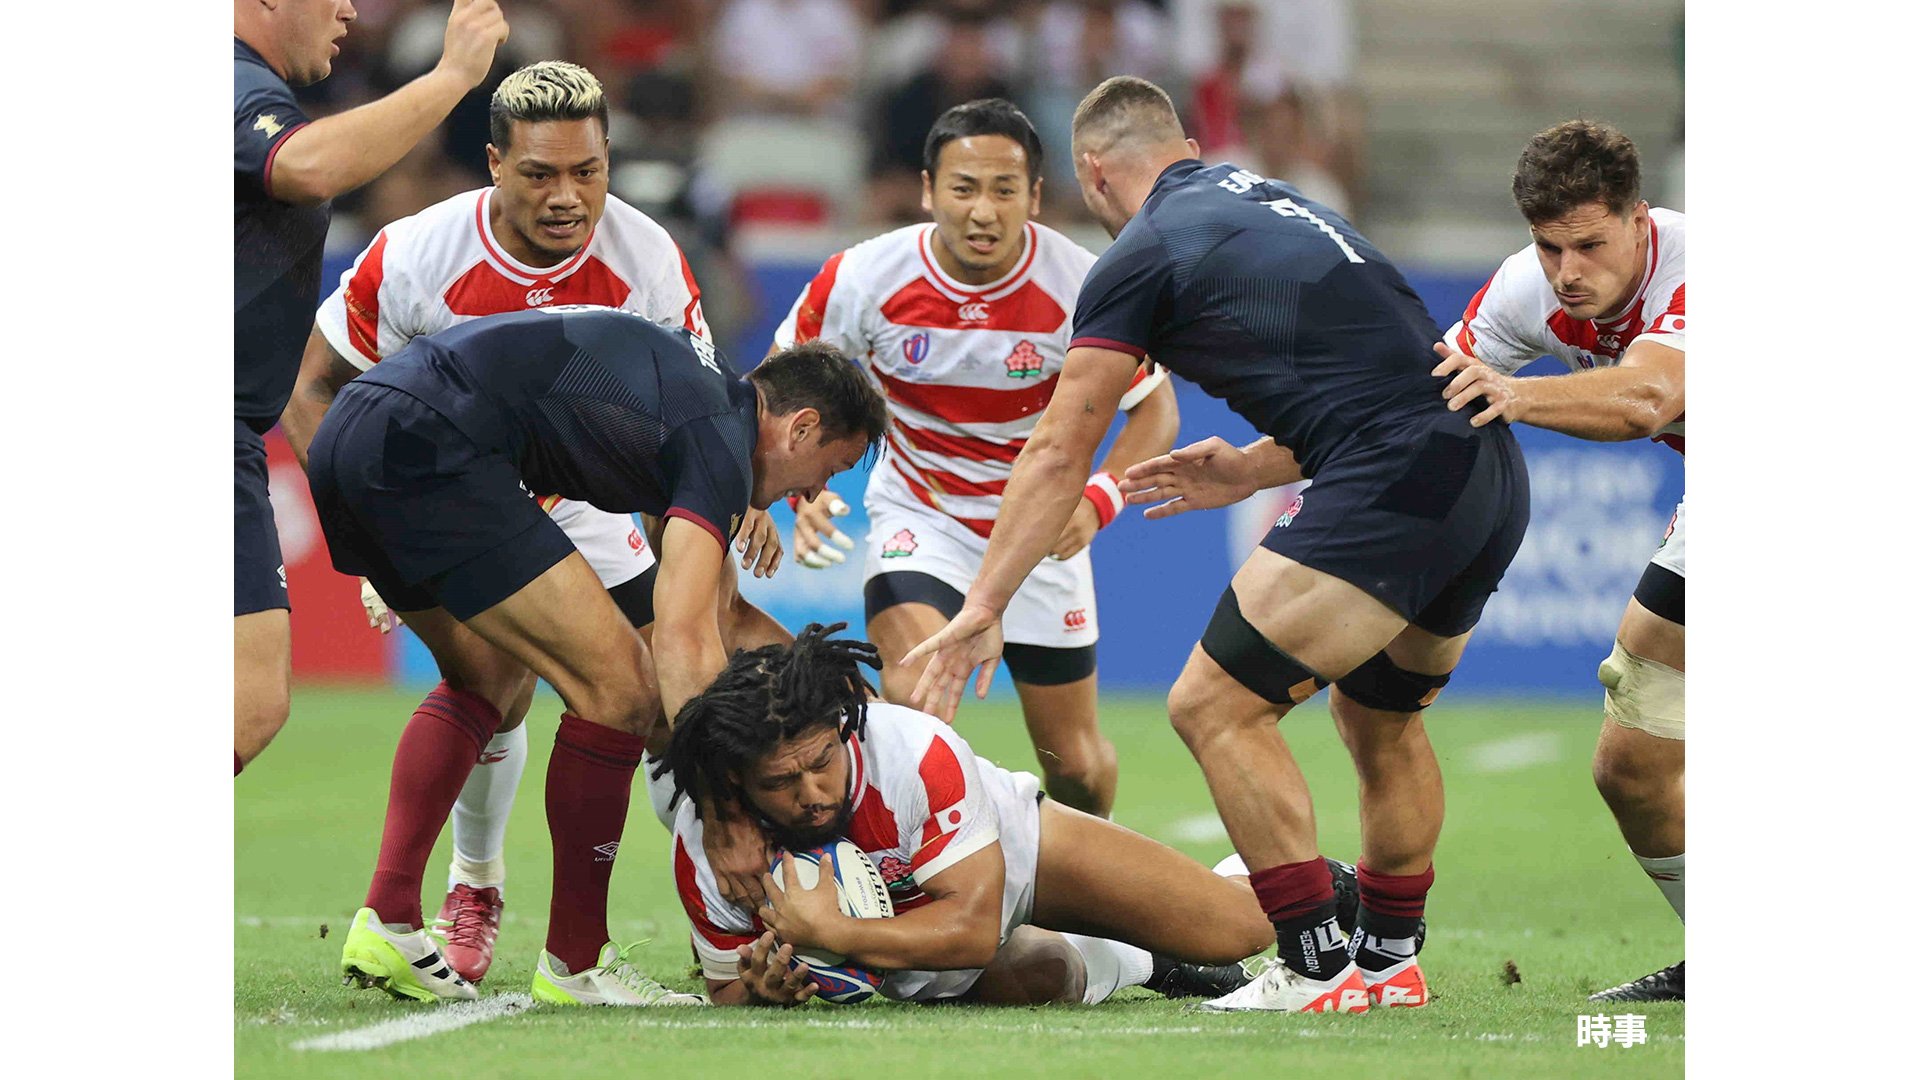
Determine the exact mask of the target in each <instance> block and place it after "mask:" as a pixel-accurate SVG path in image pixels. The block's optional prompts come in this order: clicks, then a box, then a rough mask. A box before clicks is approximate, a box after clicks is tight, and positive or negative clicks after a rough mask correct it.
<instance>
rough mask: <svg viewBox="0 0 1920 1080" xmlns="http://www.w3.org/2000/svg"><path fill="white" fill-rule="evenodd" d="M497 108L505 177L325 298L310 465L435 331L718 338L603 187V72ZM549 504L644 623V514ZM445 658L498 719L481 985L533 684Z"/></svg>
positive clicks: (672, 264)
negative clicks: (333, 410)
mask: <svg viewBox="0 0 1920 1080" xmlns="http://www.w3.org/2000/svg"><path fill="white" fill-rule="evenodd" d="M492 119H493V140H494V142H493V145H490V146H489V147H488V148H487V151H488V163H489V167H490V169H491V171H492V173H493V177H494V181H495V184H494V186H492V187H486V188H481V189H478V190H476V191H469V192H465V193H463V194H460V195H456V196H454V197H452V198H450V199H447V200H445V201H443V202H440V203H437V204H435V205H433V206H430V207H428V208H426V209H425V210H422V211H421V212H420V213H418V214H415V215H413V216H412V217H408V218H403V219H401V220H399V221H396V222H394V223H392V224H391V225H388V226H387V227H386V228H384V229H382V230H381V231H380V233H379V235H378V236H376V237H375V238H374V240H373V242H372V243H371V244H369V245H368V247H367V249H366V250H365V251H363V252H361V254H360V256H359V257H358V258H357V259H355V260H354V265H353V267H352V268H351V269H349V270H348V271H346V273H344V274H343V275H342V276H341V280H340V285H339V287H338V288H337V289H335V290H334V292H333V293H332V295H330V296H328V297H327V298H326V300H325V301H323V302H322V304H321V306H320V310H319V312H318V314H317V316H316V318H315V328H314V331H313V334H312V336H311V337H310V338H309V340H308V344H307V351H306V356H305V359H304V360H303V363H302V370H301V373H300V378H299V382H298V384H297V386H296V387H295V390H294V394H293V397H292V401H291V403H290V404H289V406H288V409H287V411H286V413H285V415H284V416H283V417H282V425H283V427H284V428H285V430H286V432H287V436H288V441H289V442H290V443H291V444H292V446H293V448H294V451H295V454H296V456H298V457H299V458H300V459H301V461H302V462H303V463H304V461H305V457H306V447H307V445H308V443H309V442H310V441H311V439H312V437H313V432H314V429H315V428H316V427H317V426H318V425H319V422H320V419H321V417H322V416H324V415H325V413H326V410H327V407H328V406H329V405H330V404H331V402H332V400H333V396H334V394H335V392H337V391H338V389H339V388H340V387H341V386H344V385H345V384H346V383H347V382H348V381H350V380H351V379H352V378H353V377H354V376H355V375H358V374H359V373H360V372H363V371H366V370H369V369H371V368H372V367H373V366H374V365H375V364H377V363H379V362H380V359H381V358H382V357H384V356H388V355H391V354H392V353H394V352H396V351H398V350H399V349H400V348H402V347H403V346H405V345H406V344H407V342H409V341H411V340H412V339H413V338H415V337H418V336H420V335H423V334H433V333H437V332H439V331H441V330H445V329H447V328H449V327H451V326H454V325H457V324H459V323H463V322H467V321H469V320H472V319H477V318H481V317H484V316H488V315H499V314H505V313H508V312H515V311H524V310H527V309H529V308H538V307H549V306H560V305H571V304H590V305H600V306H605V307H613V308H619V309H622V310H625V311H631V312H634V313H636V314H638V315H641V316H643V317H645V318H647V319H650V320H652V321H654V322H659V323H663V324H666V325H669V326H675V327H686V328H688V329H690V330H692V331H693V332H694V333H696V334H699V335H701V336H702V337H705V336H707V326H706V320H705V317H704V316H703V315H702V313H701V308H700V289H699V286H698V285H697V284H696V283H695V281H694V278H693V274H692V271H691V270H690V269H689V267H688V265H687V262H686V259H685V257H684V256H682V254H681V253H680V249H679V247H678V246H677V245H675V244H674V242H673V239H672V238H671V237H670V236H669V235H668V234H667V232H666V230H665V229H663V228H661V227H660V226H659V225H658V224H656V223H655V222H654V221H653V220H652V219H650V218H648V217H647V216H646V215H645V214H643V213H641V212H640V211H638V210H636V209H634V208H633V207H631V206H629V205H627V204H626V203H624V202H621V201H620V200H619V199H617V198H615V197H613V196H612V195H610V194H608V193H607V182H606V169H607V160H606V158H607V155H606V147H607V137H606V119H607V117H606V105H605V98H604V95H603V94H602V92H601V88H600V84H599V82H598V80H597V79H595V78H594V76H593V75H592V74H591V73H590V72H588V71H587V70H586V69H584V68H581V67H578V66H576V65H573V64H566V63H561V62H556V61H547V62H542V63H537V64H533V65H530V66H528V67H526V68H522V69H521V70H519V71H517V72H514V73H513V74H512V75H510V76H508V77H507V78H506V79H505V80H503V81H502V82H501V84H500V87H499V89H498V90H497V91H496V92H495V94H494V98H493V117H492ZM541 504H542V506H543V507H545V508H546V509H547V510H548V512H549V513H550V514H551V515H552V516H553V518H554V520H555V522H556V523H558V524H559V525H560V526H561V527H562V528H563V529H564V530H565V531H566V533H567V535H568V537H569V538H570V539H571V540H572V541H573V543H574V546H575V547H577V548H579V550H580V552H581V554H582V555H583V556H584V557H585V558H586V559H587V562H588V564H589V565H590V566H592V568H593V570H594V572H595V573H596V574H598V575H599V577H600V580H601V583H602V584H603V585H605V586H606V587H607V590H608V592H609V593H610V594H611V595H612V597H613V598H614V600H615V602H616V603H617V604H618V605H619V607H620V608H621V610H622V611H623V612H624V613H625V614H626V615H627V617H628V619H629V620H630V621H632V622H633V624H634V625H635V626H636V627H643V628H645V627H649V626H650V624H651V623H652V622H653V599H652V594H653V581H654V576H655V575H654V574H653V572H652V571H653V568H654V565H655V559H654V552H653V550H652V547H651V546H650V545H649V543H648V540H647V536H646V534H645V533H644V532H643V531H642V530H641V529H640V528H639V527H638V526H637V525H636V524H635V522H634V519H633V517H632V516H631V515H628V514H615V513H609V512H606V511H603V510H600V509H597V508H595V507H593V506H591V505H589V504H587V503H584V502H576V501H571V500H563V499H560V498H558V497H557V496H546V497H543V498H542V499H541ZM743 532H744V530H743ZM363 595H364V596H365V597H366V599H367V603H368V609H369V616H370V618H372V619H373V620H374V621H375V622H376V624H378V625H380V628H381V630H382V631H383V632H384V631H386V630H389V629H391V625H392V624H391V621H390V619H389V617H388V616H387V613H386V610H385V605H384V603H383V602H381V601H380V600H379V598H378V597H377V596H376V595H373V594H372V593H371V590H370V588H369V589H365V590H363ZM726 616H727V617H723V619H722V629H723V631H724V632H725V633H724V636H725V637H727V639H728V641H729V643H730V644H740V645H746V646H749V647H751V646H753V645H758V644H762V643H764V642H766V641H769V640H787V639H788V635H787V634H786V633H785V631H784V629H782V628H781V627H780V626H779V624H778V623H775V622H773V620H771V619H769V618H767V617H766V616H765V615H764V614H762V613H760V612H759V611H758V609H753V608H751V607H750V606H749V605H746V604H745V603H744V601H740V600H738V598H737V597H735V598H733V599H732V600H731V601H730V610H729V611H727V612H726ZM643 632H644V631H643ZM476 655H478V654H476ZM436 660H438V661H439V662H440V664H441V669H442V674H443V676H444V677H445V678H446V686H448V687H451V688H453V689H454V690H456V691H465V692H467V693H470V694H472V695H474V696H476V697H477V698H479V699H481V700H484V701H485V702H486V703H487V707H489V708H492V709H494V710H497V711H498V713H499V714H500V720H499V726H498V727H497V728H496V729H495V732H494V734H493V737H492V739H491V741H490V742H489V743H488V745H487V746H486V748H485V749H484V750H483V751H482V753H481V755H480V758H479V762H480V763H479V765H478V766H477V767H475V768H474V769H473V771H472V772H471V773H470V774H468V777H467V780H466V783H465V785H464V786H463V787H461V788H460V794H459V797H458V799H457V800H456V801H455V803H454V805H453V808H452V815H453V839H454V845H453V847H454V855H453V865H452V867H451V869H450V871H449V875H448V894H447V900H446V902H445V903H444V904H443V906H442V908H441V911H440V917H441V918H442V919H443V920H445V921H447V922H449V923H450V924H452V925H451V928H450V929H449V931H448V934H447V938H448V948H447V950H446V957H447V960H448V962H449V963H450V964H451V965H452V966H453V967H454V969H455V970H456V971H458V972H460V974H462V975H463V976H465V977H466V978H468V979H469V980H470V981H474V982H478V981H479V980H480V978H481V976H482V975H484V974H485V972H486V967H487V964H488V962H489V960H490V956H491V942H492V939H493V934H494V931H495V930H496V929H497V923H498V917H499V913H500V909H501V905H502V899H501V891H502V889H503V888H504V885H505V878H506V867H505V863H504V851H505V843H506V824H507V820H508V817H509V815H510V813H511V810H512V807H513V799H514V793H515V791H516V789H517V788H518V786H519V779H520V776H521V773H522V771H523V770H524V768H525V765H526V760H527V735H526V731H525V728H524V727H522V721H523V720H524V718H525V716H526V712H527V709H528V707H529V704H530V702H531V698H532V693H533V689H534V678H533V675H532V673H531V672H530V671H527V670H526V669H525V668H523V667H519V666H517V665H516V666H515V667H514V668H513V669H512V670H495V668H497V666H498V665H497V664H494V663H491V662H489V663H485V664H482V663H481V662H479V661H477V660H470V658H465V657H436ZM449 668H452V669H454V670H449ZM416 722H419V716H418V714H416ZM429 722H431V721H429ZM656 727H659V728H661V729H663V730H662V732H661V735H660V738H661V740H662V742H663V743H664V738H665V732H664V727H665V725H656ZM418 753H419V751H418V750H417V749H416V744H415V743H414V742H412V741H409V740H407V739H403V740H402V742H401V757H402V760H403V761H410V762H412V763H413V764H412V767H413V768H416V769H417V768H420V767H422V766H421V765H420V764H419V763H418V759H417V758H416V757H415V755H417V754H418ZM447 813H448V810H447V807H445V806H438V807H437V808H434V807H429V806H425V805H423V806H421V807H417V808H416V807H412V806H404V807H403V806H400V805H398V804H394V805H390V806H389V808H388V815H389V826H388V834H389V837H394V836H395V835H396V833H395V826H394V822H395V820H396V819H399V820H401V821H403V822H404V823H406V824H407V825H408V826H409V828H407V829H406V830H405V832H404V833H403V834H399V835H400V838H399V840H397V841H396V844H397V847H396V850H394V851H388V850H387V849H386V847H385V846H384V845H383V848H382V854H381V859H380V863H379V866H380V869H381V871H382V873H383V874H385V873H391V872H392V871H393V868H394V866H393V864H396V863H397V864H400V865H402V866H406V867H411V864H412V863H413V862H414V860H415V858H416V857H417V858H418V860H420V861H421V862H424V860H425V859H426V857H427V855H428V853H429V851H430V849H431V846H432V844H433V840H434V838H435V837H436V836H437V835H438V832H439V829H440V827H441V825H442V824H443V823H444V822H445V820H446V817H447ZM409 872H410V871H409ZM415 880H416V881H417V877H416V879H415Z"/></svg>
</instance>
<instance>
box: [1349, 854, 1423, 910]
mask: <svg viewBox="0 0 1920 1080" xmlns="http://www.w3.org/2000/svg"><path fill="white" fill-rule="evenodd" d="M1354 869H1355V872H1356V874H1357V875H1358V876H1359V878H1360V910H1361V911H1363V912H1372V913H1373V914H1375V915H1384V916H1386V917H1388V918H1394V919H1418V918H1420V917H1421V916H1422V915H1425V914H1426V913H1427V892H1428V891H1429V890H1431V889H1432V888H1433V866H1432V864H1428V866H1427V868H1426V869H1425V870H1423V871H1421V872H1420V873H1418V874H1382V873H1380V872H1379V871H1377V870H1369V869H1367V864H1366V863H1361V864H1360V865H1359V866H1357V867H1355V868H1354Z"/></svg>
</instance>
